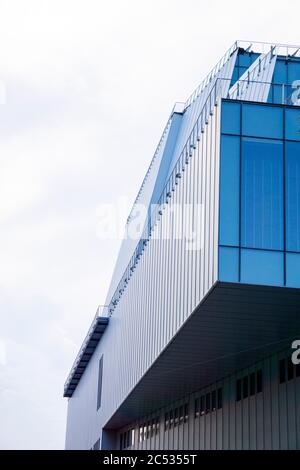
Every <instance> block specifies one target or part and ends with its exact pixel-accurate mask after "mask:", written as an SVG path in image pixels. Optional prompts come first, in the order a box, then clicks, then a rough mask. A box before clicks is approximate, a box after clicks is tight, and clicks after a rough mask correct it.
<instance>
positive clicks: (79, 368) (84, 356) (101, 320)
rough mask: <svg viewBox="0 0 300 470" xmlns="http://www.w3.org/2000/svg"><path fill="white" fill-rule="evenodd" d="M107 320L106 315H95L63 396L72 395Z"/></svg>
mask: <svg viewBox="0 0 300 470" xmlns="http://www.w3.org/2000/svg"><path fill="white" fill-rule="evenodd" d="M108 322H109V318H108V317H101V316H98V315H96V317H95V319H94V321H93V323H92V325H91V327H90V329H89V331H88V334H87V336H86V338H85V340H84V342H83V344H82V346H81V348H80V351H79V353H78V355H77V357H76V359H75V362H74V364H73V367H72V369H71V372H70V374H69V376H68V378H67V380H66V383H65V386H64V397H68V398H70V397H71V396H72V395H73V393H74V391H75V389H76V387H77V385H78V383H79V381H80V379H81V377H82V375H83V373H84V371H85V369H86V367H87V365H88V363H89V361H90V359H91V357H92V355H93V354H94V351H95V349H96V347H97V346H98V343H99V341H100V339H101V338H102V336H103V334H104V332H105V330H106V327H107V325H108Z"/></svg>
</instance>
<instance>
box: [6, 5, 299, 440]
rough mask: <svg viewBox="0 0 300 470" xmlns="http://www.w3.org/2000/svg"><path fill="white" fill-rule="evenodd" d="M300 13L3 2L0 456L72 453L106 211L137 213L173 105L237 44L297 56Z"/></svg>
mask: <svg viewBox="0 0 300 470" xmlns="http://www.w3.org/2000/svg"><path fill="white" fill-rule="evenodd" d="M298 13H299V1H298V0H297V1H296V0H289V1H288V2H287V3H286V4H285V5H284V6H283V3H282V2H280V3H279V2H274V1H266V0H264V1H261V0H259V1H258V0H254V1H251V2H246V3H245V2H244V3H243V2H240V1H230V0H227V1H208V2H204V1H200V0H180V1H179V0H151V2H146V1H141V0H118V1H115V0H107V1H104V0H95V1H93V0H84V1H83V0H81V1H76V0H51V1H45V0H26V1H24V0H20V1H17V0H7V1H5V0H0V45H1V46H0V81H1V89H2V95H3V86H5V90H6V101H5V103H4V104H1V105H0V225H1V227H0V242H1V244H0V250H1V252H0V315H1V323H0V448H2V449H17V448H21V449H30V448H31V449H59V448H63V447H64V434H65V423H66V408H67V400H66V399H63V398H62V391H63V383H64V381H65V378H66V376H67V374H68V372H69V369H70V367H71V365H72V362H73V360H74V358H75V354H76V353H77V351H78V349H79V347H80V345H81V342H82V340H83V338H84V336H85V334H86V332H87V329H88V327H89V325H90V323H91V320H92V318H93V316H94V314H95V311H96V308H97V305H98V304H103V303H104V301H105V296H106V292H107V289H108V285H109V281H110V277H111V274H112V270H113V266H114V262H115V259H116V255H117V251H118V245H119V242H118V241H117V240H111V241H109V240H108V241H103V240H99V238H97V208H98V207H99V206H100V205H101V204H103V203H114V202H117V201H118V200H119V198H120V197H125V198H128V200H129V201H133V200H134V197H135V195H136V193H137V191H138V188H139V185H140V183H141V181H142V178H143V176H144V173H145V171H146V168H147V166H148V164H149V162H150V160H151V158H152V155H153V152H154V150H155V147H156V144H157V143H158V140H159V138H160V134H161V132H162V130H163V127H164V125H165V123H166V120H167V118H168V116H169V113H170V111H171V109H172V107H173V104H174V102H175V101H185V99H186V98H187V97H188V95H189V94H190V93H191V92H192V91H193V89H194V88H195V87H196V86H197V85H198V84H199V83H200V81H201V79H202V78H203V77H204V76H205V74H206V73H207V72H208V71H209V70H210V69H211V68H212V67H213V65H214V64H215V63H216V62H217V61H218V60H219V58H220V57H221V56H222V55H223V53H224V52H225V50H226V49H228V48H229V46H230V45H231V44H232V43H233V42H234V41H235V40H236V39H252V40H259V41H271V42H272V41H274V42H275V41H276V42H285V43H286V42H290V43H292V44H297V42H300V38H299V15H298ZM2 101H3V100H2ZM122 222H123V223H125V218H124V220H123V221H122Z"/></svg>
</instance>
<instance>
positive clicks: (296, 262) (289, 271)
mask: <svg viewBox="0 0 300 470" xmlns="http://www.w3.org/2000/svg"><path fill="white" fill-rule="evenodd" d="M286 285H287V287H300V254H297V253H287V254H286Z"/></svg>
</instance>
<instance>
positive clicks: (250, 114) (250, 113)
mask: <svg viewBox="0 0 300 470" xmlns="http://www.w3.org/2000/svg"><path fill="white" fill-rule="evenodd" d="M242 116H243V118H242V121H243V135H246V136H251V137H269V138H278V139H282V136H283V112H282V109H281V108H275V107H273V106H265V105H259V104H244V105H243V108H242Z"/></svg>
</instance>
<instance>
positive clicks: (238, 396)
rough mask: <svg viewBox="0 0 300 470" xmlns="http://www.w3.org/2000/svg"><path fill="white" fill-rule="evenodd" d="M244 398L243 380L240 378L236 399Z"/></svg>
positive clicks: (237, 382) (237, 383) (237, 384)
mask: <svg viewBox="0 0 300 470" xmlns="http://www.w3.org/2000/svg"><path fill="white" fill-rule="evenodd" d="M241 399H242V380H241V379H238V380H237V381H236V401H240V400H241Z"/></svg>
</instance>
